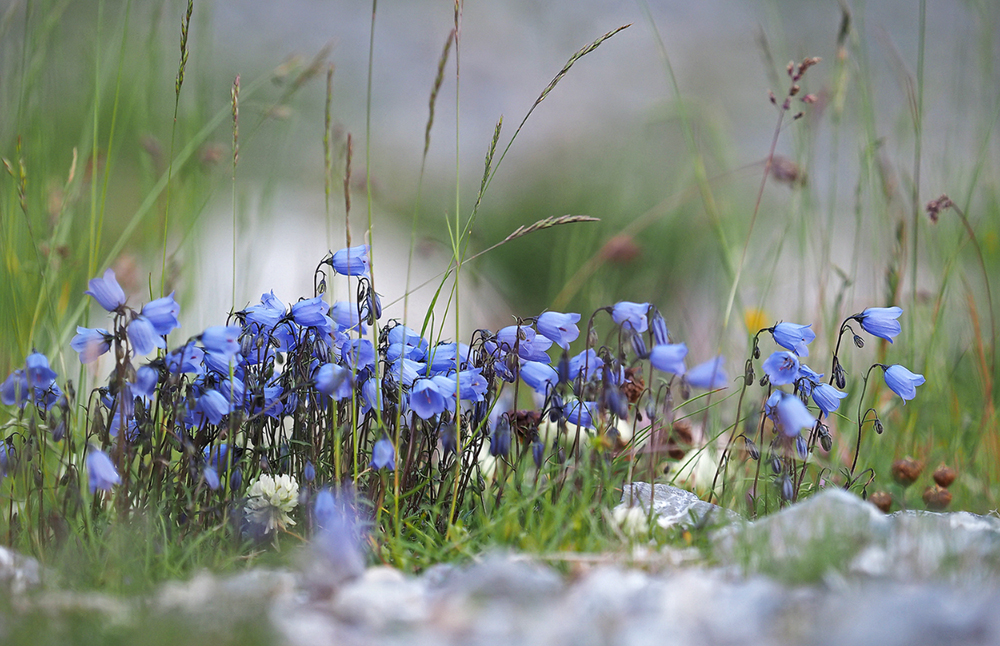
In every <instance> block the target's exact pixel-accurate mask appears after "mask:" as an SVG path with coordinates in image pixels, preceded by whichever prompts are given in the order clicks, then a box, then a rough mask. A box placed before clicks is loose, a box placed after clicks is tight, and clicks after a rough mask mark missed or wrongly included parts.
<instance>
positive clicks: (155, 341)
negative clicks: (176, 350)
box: [128, 315, 167, 357]
mask: <svg viewBox="0 0 1000 646" xmlns="http://www.w3.org/2000/svg"><path fill="white" fill-rule="evenodd" d="M128 340H129V341H130V342H131V343H132V350H134V351H135V353H136V354H137V355H139V356H140V357H144V356H146V355H147V354H149V353H150V352H152V351H153V349H154V348H166V347H167V343H166V341H164V340H163V337H161V336H159V335H158V334H157V333H156V328H154V327H153V323H152V322H151V321H150V320H149V319H147V318H146V317H145V316H142V315H140V316H138V317H136V318H134V319H132V322H131V323H129V324H128Z"/></svg>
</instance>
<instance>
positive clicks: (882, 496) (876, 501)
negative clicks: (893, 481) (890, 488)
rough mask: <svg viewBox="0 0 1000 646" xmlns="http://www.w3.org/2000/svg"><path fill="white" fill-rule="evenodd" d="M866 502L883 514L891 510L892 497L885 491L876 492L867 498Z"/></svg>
mask: <svg viewBox="0 0 1000 646" xmlns="http://www.w3.org/2000/svg"><path fill="white" fill-rule="evenodd" d="M868 502H870V503H871V504H873V505H875V506H876V507H878V508H879V509H881V510H882V513H883V514H888V513H889V510H890V509H892V496H891V495H890V494H889V492H887V491H876V492H875V493H873V494H872V495H871V496H869V497H868Z"/></svg>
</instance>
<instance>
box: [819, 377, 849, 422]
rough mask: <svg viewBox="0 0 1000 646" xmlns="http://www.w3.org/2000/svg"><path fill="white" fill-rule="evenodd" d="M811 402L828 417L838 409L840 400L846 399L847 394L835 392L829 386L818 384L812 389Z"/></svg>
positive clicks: (835, 390)
mask: <svg viewBox="0 0 1000 646" xmlns="http://www.w3.org/2000/svg"><path fill="white" fill-rule="evenodd" d="M811 394H812V400H813V401H814V402H815V403H816V405H817V406H819V409H820V410H821V411H823V414H824V415H829V414H830V413H832V412H833V411H835V410H837V409H838V408H839V407H840V400H841V399H843V398H844V397H847V393H845V392H842V391H840V390H837V389H836V388H834V387H833V386H831V385H829V384H818V385H817V386H815V387H814V388H813V389H812V393H811Z"/></svg>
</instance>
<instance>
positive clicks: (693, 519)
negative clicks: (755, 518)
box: [612, 482, 740, 527]
mask: <svg viewBox="0 0 1000 646" xmlns="http://www.w3.org/2000/svg"><path fill="white" fill-rule="evenodd" d="M650 499H652V501H653V503H652V504H653V516H654V518H655V519H656V522H657V523H658V524H659V525H660V526H661V527H671V526H674V525H679V526H681V527H689V526H692V525H702V524H709V525H716V524H719V523H727V522H732V521H734V520H737V519H739V518H740V516H739V514H737V513H736V512H734V511H732V510H730V509H725V508H723V507H719V506H718V505H713V504H710V503H707V502H705V501H704V500H701V499H700V498H698V496H696V495H695V494H693V493H691V492H690V491H687V490H685V489H679V488H677V487H673V486H671V485H665V484H656V485H653V486H652V487H650V485H649V483H646V482H633V483H631V484H626V485H625V486H624V487H623V488H622V499H621V503H619V505H618V506H617V507H615V509H614V511H613V512H612V513H613V514H614V516H615V517H616V519H621V518H623V514H622V512H623V511H627V510H628V509H630V508H633V507H636V508H640V509H642V510H643V511H644V512H646V513H647V514H648V513H649V505H650Z"/></svg>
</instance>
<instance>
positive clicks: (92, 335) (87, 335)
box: [69, 326, 115, 363]
mask: <svg viewBox="0 0 1000 646" xmlns="http://www.w3.org/2000/svg"><path fill="white" fill-rule="evenodd" d="M114 339H115V338H114V337H113V336H112V335H111V333H110V332H108V331H107V330H104V329H101V328H96V329H93V330H92V329H90V328H85V327H79V326H77V328H76V336H74V337H73V340H72V341H70V342H69V347H71V348H73V349H74V350H76V351H77V353H78V354H79V355H80V363H93V362H94V361H97V358H98V357H99V356H101V355H102V354H104V353H105V352H107V351H108V350H110V349H111V342H112V341H114Z"/></svg>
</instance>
